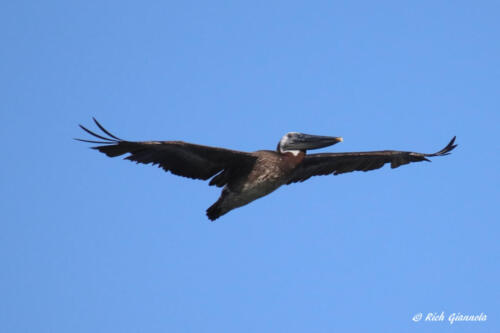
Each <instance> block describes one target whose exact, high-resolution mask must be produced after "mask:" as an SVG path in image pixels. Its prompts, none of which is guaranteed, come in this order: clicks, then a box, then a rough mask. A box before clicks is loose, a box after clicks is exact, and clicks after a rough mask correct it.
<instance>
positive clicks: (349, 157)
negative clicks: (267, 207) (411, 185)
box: [288, 137, 457, 184]
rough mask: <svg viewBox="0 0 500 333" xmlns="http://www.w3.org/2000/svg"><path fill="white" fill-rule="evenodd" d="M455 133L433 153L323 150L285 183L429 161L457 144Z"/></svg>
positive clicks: (306, 160)
mask: <svg viewBox="0 0 500 333" xmlns="http://www.w3.org/2000/svg"><path fill="white" fill-rule="evenodd" d="M454 143H455V137H453V139H451V141H450V143H448V145H447V146H446V147H444V148H443V149H441V150H440V151H438V152H436V153H434V154H422V153H414V152H409V151H397V150H383V151H368V152H356V153H326V154H312V155H306V156H305V158H304V161H303V162H302V163H301V164H300V166H299V167H298V168H297V169H296V170H295V173H294V174H293V176H292V178H291V179H290V181H289V182H288V184H291V183H295V182H303V181H305V180H307V179H309V178H310V177H312V176H320V175H331V174H333V175H338V174H341V173H346V172H352V171H370V170H374V169H378V168H381V167H382V166H383V165H384V164H386V163H390V164H391V168H397V167H399V166H401V165H404V164H408V163H410V162H420V161H429V162H430V160H429V159H427V157H434V156H443V155H448V154H449V153H450V151H452V150H453V149H454V148H455V147H456V146H457V145H455V144H454Z"/></svg>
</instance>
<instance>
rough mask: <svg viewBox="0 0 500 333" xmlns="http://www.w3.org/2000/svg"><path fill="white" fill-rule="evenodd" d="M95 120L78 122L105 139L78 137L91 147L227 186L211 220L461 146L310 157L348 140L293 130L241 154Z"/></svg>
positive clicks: (209, 214) (210, 214)
mask: <svg viewBox="0 0 500 333" xmlns="http://www.w3.org/2000/svg"><path fill="white" fill-rule="evenodd" d="M93 120H94V122H95V124H96V125H97V127H98V128H99V129H100V130H101V131H102V132H103V134H97V133H95V132H93V131H91V130H89V129H87V128H85V127H84V126H82V125H79V126H80V127H81V128H82V129H83V130H84V131H85V132H87V133H88V134H90V135H92V136H94V137H95V138H98V139H100V140H101V141H96V140H85V139H76V140H79V141H83V142H90V143H97V144H101V145H99V146H95V147H91V148H93V149H97V150H98V151H100V152H101V153H104V154H106V155H107V156H109V157H116V156H121V155H124V154H129V155H128V156H126V157H125V159H126V160H130V161H134V162H136V163H142V164H152V165H158V167H160V168H162V169H163V170H165V171H170V172H171V173H173V174H174V175H178V176H183V177H188V178H192V179H202V180H208V179H210V182H209V185H214V186H217V187H222V188H223V189H222V193H221V195H220V197H219V199H218V200H217V201H216V202H215V203H214V204H213V205H212V206H210V207H209V208H208V209H207V211H206V214H207V217H208V218H209V219H210V220H212V221H215V220H216V219H217V218H219V217H221V216H222V215H224V214H226V213H228V212H229V211H231V210H233V209H235V208H238V207H241V206H244V205H246V204H248V203H250V202H252V201H254V200H256V199H258V198H260V197H263V196H265V195H267V194H269V193H271V192H273V191H274V190H276V189H277V188H278V187H280V186H281V185H285V184H286V185H288V184H292V183H296V182H303V181H305V180H307V179H309V178H310V177H312V176H320V175H332V174H333V175H339V174H342V173H346V172H352V171H370V170H374V169H379V168H381V167H382V166H383V165H384V164H386V163H390V165H391V168H397V167H399V166H401V165H404V164H408V163H411V162H420V161H429V162H430V160H429V159H428V157H435V156H444V155H448V154H449V153H450V151H452V150H453V149H454V148H455V147H456V146H457V145H456V144H455V138H456V137H453V138H452V139H451V141H450V142H449V143H448V145H446V147H444V148H443V149H441V150H440V151H438V152H436V153H433V154H423V153H415V152H409V151H397V150H382V151H368V152H349V153H321V154H310V155H307V154H306V152H307V151H308V150H312V149H318V148H323V147H328V146H331V145H334V144H336V143H339V142H342V141H343V139H342V137H335V136H321V135H309V134H304V133H298V132H290V133H287V134H285V135H284V136H283V137H282V138H281V140H280V141H279V143H278V146H277V149H276V151H271V150H258V151H255V152H242V151H236V150H230V149H225V148H218V147H209V146H202V145H197V144H192V143H187V142H182V141H128V140H122V139H120V138H118V137H116V136H115V135H113V134H111V133H110V132H109V131H108V130H106V129H105V128H104V127H103V126H102V125H101V124H100V123H99V122H98V121H97V120H96V119H95V118H93ZM105 135H106V136H105Z"/></svg>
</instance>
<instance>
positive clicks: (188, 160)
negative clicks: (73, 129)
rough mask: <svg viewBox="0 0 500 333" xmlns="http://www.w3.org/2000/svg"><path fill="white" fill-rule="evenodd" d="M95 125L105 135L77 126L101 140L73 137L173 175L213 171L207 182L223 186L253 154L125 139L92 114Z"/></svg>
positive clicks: (206, 176) (198, 176) (192, 175)
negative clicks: (154, 166) (109, 129)
mask: <svg viewBox="0 0 500 333" xmlns="http://www.w3.org/2000/svg"><path fill="white" fill-rule="evenodd" d="M94 122H95V123H96V125H97V126H98V127H99V128H100V129H101V130H102V131H103V132H104V134H106V135H108V137H105V136H103V135H99V134H97V133H94V132H92V131H91V130H89V129H87V128H85V127H83V126H82V125H80V127H81V128H82V129H83V130H84V131H85V132H87V133H89V134H91V135H93V136H95V137H96V138H99V139H101V140H102V141H94V140H83V139H76V140H79V141H83V142H90V143H99V144H103V145H101V146H96V147H92V148H93V149H97V150H99V151H100V152H101V153H104V154H106V155H107V156H109V157H116V156H120V155H123V154H127V153H128V154H130V155H128V156H127V157H125V159H127V160H130V161H135V162H137V163H143V164H150V163H151V164H153V165H158V166H159V167H161V168H163V169H164V170H165V171H170V172H172V173H173V174H175V175H178V176H183V177H189V178H193V179H203V180H207V179H209V178H211V177H213V176H215V175H216V174H219V175H217V176H216V177H215V178H214V179H213V180H212V181H211V182H210V185H217V186H224V185H225V184H227V182H228V181H230V180H231V179H232V177H234V176H235V175H236V174H237V173H238V174H240V173H243V172H246V171H247V170H250V169H251V168H252V166H253V164H254V163H255V160H256V158H255V157H254V156H252V155H251V154H250V153H245V152H240V151H235V150H229V149H223V148H216V147H208V146H201V145H195V144H191V143H186V142H182V141H142V142H134V141H126V140H122V139H120V138H118V137H116V136H114V135H113V134H111V133H110V132H108V131H107V130H106V129H105V128H104V127H102V125H101V124H99V122H98V121H97V120H96V119H95V118H94Z"/></svg>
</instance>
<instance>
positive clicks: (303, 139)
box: [287, 134, 344, 150]
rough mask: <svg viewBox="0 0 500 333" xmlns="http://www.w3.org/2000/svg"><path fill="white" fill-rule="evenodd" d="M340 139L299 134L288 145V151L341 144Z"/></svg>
mask: <svg viewBox="0 0 500 333" xmlns="http://www.w3.org/2000/svg"><path fill="white" fill-rule="evenodd" d="M343 140H344V139H342V137H335V136H321V135H309V134H300V135H298V136H297V137H295V138H294V139H293V141H292V142H290V143H288V145H287V146H288V149H297V150H308V149H319V148H323V147H328V146H331V145H334V144H336V143H339V142H342V141H343Z"/></svg>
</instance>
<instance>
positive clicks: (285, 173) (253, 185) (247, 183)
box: [207, 150, 305, 218]
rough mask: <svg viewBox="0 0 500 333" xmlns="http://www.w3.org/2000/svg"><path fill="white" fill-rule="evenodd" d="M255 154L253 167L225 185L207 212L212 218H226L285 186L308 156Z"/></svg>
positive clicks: (303, 154)
mask: <svg viewBox="0 0 500 333" xmlns="http://www.w3.org/2000/svg"><path fill="white" fill-rule="evenodd" d="M252 155H253V156H255V157H256V161H255V164H254V166H253V168H252V169H251V170H250V172H248V173H246V174H241V177H238V178H236V179H235V180H234V181H232V182H230V183H228V184H227V185H226V186H224V188H223V190H222V194H221V196H220V198H219V200H217V202H216V203H215V204H213V205H212V206H211V207H210V208H209V209H208V210H207V215H208V217H209V218H210V217H214V218H215V216H220V215H224V214H225V213H227V212H229V211H230V210H232V209H235V208H238V207H241V206H244V205H246V204H248V203H250V202H252V201H254V200H256V199H258V198H260V197H263V196H265V195H268V194H269V193H271V192H273V191H274V190H276V189H278V187H280V186H281V185H284V184H286V183H287V182H288V181H289V180H290V176H291V175H292V173H293V170H294V169H295V168H296V167H297V166H298V165H299V164H300V163H301V162H302V160H303V159H304V156H305V153H303V152H300V153H299V154H298V155H297V156H295V155H293V154H292V153H290V152H286V153H278V152H275V151H270V150H259V151H256V152H254V153H252Z"/></svg>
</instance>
